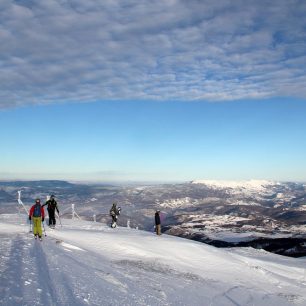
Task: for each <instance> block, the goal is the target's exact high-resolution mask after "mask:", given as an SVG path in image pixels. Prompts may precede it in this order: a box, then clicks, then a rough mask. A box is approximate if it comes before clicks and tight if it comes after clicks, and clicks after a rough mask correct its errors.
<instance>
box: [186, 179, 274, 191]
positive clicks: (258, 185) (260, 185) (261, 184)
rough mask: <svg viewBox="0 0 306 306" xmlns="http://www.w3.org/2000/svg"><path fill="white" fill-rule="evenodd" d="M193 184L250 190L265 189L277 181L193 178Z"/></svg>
mask: <svg viewBox="0 0 306 306" xmlns="http://www.w3.org/2000/svg"><path fill="white" fill-rule="evenodd" d="M192 183H193V184H204V185H207V186H209V187H212V188H245V189H250V190H254V191H255V190H258V191H262V190H265V187H266V186H273V185H276V184H277V183H275V182H273V181H267V180H248V181H222V180H220V181H219V180H195V181H192Z"/></svg>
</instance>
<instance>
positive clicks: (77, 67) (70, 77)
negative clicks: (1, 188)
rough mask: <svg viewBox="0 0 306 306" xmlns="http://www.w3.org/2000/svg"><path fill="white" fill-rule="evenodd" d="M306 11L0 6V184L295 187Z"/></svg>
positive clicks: (144, 0)
mask: <svg viewBox="0 0 306 306" xmlns="http://www.w3.org/2000/svg"><path fill="white" fill-rule="evenodd" d="M305 16H306V2H305V1H302V0H292V1H287V0H279V1H269V0H261V1H244V0H237V1H228V0H220V1H209V0H202V1H197V0H190V1H183V0H164V1H163V0H161V1H149V0H140V1H133V0H125V1H123V0H113V1H105V0H103V1H102V0H87V1H81V0H69V1H68V0H67V1H62V0H61V1H60V0H44V1H39V0H25V1H19V0H18V1H17V0H15V1H13V0H4V1H1V3H0V40H1V44H0V128H1V130H0V135H1V147H0V156H1V160H0V179H15V178H18V179H49V178H50V179H51V178H56V179H70V180H95V181H182V180H184V181H185V180H192V179H205V178H208V179H235V180H238V179H251V178H258V179H274V180H299V181H306V165H305V161H304V156H305V155H306V154H305V153H306V148H305V146H306V145H305V142H306V140H305V136H304V131H305V130H306V129H305V123H304V121H306V120H305V119H304V117H305V115H306V109H305V104H306V86H305V84H306V18H305Z"/></svg>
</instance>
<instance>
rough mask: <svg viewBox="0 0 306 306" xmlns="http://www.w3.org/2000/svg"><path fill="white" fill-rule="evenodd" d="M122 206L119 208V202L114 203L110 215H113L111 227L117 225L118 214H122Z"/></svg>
mask: <svg viewBox="0 0 306 306" xmlns="http://www.w3.org/2000/svg"><path fill="white" fill-rule="evenodd" d="M120 211H121V208H120V207H118V208H117V203H113V206H112V208H111V209H110V211H109V214H110V216H111V217H112V224H111V227H112V228H115V227H116V226H117V220H118V216H119V215H120Z"/></svg>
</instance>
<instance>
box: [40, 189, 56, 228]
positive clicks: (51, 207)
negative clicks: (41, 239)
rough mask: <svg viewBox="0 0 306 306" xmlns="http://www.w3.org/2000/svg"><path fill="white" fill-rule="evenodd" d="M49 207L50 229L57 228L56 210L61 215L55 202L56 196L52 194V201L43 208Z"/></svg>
mask: <svg viewBox="0 0 306 306" xmlns="http://www.w3.org/2000/svg"><path fill="white" fill-rule="evenodd" d="M46 205H47V211H48V215H49V226H50V227H53V228H54V227H55V224H56V219H55V210H56V211H57V213H58V214H59V210H58V207H57V202H56V201H55V196H54V195H53V194H52V195H51V197H50V199H49V200H48V201H47V202H46V204H44V205H43V206H46Z"/></svg>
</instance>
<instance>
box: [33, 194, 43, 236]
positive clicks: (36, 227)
mask: <svg viewBox="0 0 306 306" xmlns="http://www.w3.org/2000/svg"><path fill="white" fill-rule="evenodd" d="M29 220H30V221H31V220H32V221H33V234H34V237H35V239H37V235H38V237H39V240H42V238H41V237H42V228H41V222H44V220H45V211H44V208H43V207H42V206H41V205H40V199H36V200H35V204H34V205H33V206H32V207H31V209H30V212H29Z"/></svg>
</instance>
